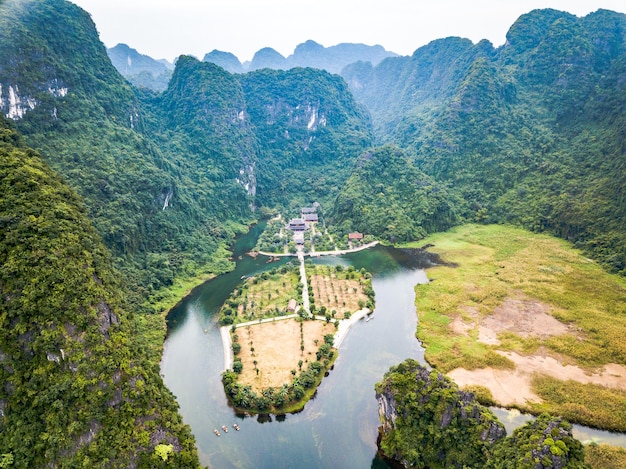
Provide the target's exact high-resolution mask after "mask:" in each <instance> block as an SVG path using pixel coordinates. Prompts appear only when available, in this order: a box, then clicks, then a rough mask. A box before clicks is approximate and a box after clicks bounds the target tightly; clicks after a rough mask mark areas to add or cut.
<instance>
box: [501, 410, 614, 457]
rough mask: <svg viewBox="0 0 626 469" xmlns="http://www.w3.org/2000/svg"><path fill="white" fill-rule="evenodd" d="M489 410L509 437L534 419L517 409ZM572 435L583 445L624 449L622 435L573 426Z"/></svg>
mask: <svg viewBox="0 0 626 469" xmlns="http://www.w3.org/2000/svg"><path fill="white" fill-rule="evenodd" d="M490 409H491V410H492V411H493V413H494V414H496V416H497V417H498V419H500V421H501V422H502V423H503V424H504V428H506V433H507V435H510V434H511V433H513V430H515V429H516V428H518V427H521V426H522V425H524V424H525V423H526V422H528V421H530V420H533V419H534V418H535V417H533V416H532V415H530V414H523V413H521V412H520V411H519V410H517V409H510V410H509V409H501V408H499V407H490ZM572 435H573V436H574V438H576V439H577V440H580V441H581V442H582V443H583V444H588V443H592V442H595V443H604V444H607V445H612V446H622V447H624V448H626V436H625V435H624V434H623V433H613V432H608V431H606V430H596V429H595V428H589V427H585V426H583V425H573V426H572Z"/></svg>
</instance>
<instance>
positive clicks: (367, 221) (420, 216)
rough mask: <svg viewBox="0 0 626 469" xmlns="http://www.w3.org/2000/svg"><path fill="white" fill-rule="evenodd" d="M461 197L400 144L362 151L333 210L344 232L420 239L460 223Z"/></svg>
mask: <svg viewBox="0 0 626 469" xmlns="http://www.w3.org/2000/svg"><path fill="white" fill-rule="evenodd" d="M459 205H460V203H459V200H457V199H455V197H454V196H453V194H451V193H449V192H448V191H446V189H445V188H444V187H443V186H442V185H441V184H438V183H436V182H435V181H434V180H433V178H431V177H429V176H426V175H425V174H424V173H422V172H421V171H420V170H419V169H417V167H416V166H415V165H414V164H413V162H412V161H411V160H409V159H408V158H407V157H406V155H405V154H404V153H403V152H402V150H400V149H398V148H397V147H390V146H386V147H380V148H376V149H374V150H372V151H368V152H366V153H364V154H362V155H361V156H360V157H359V159H358V160H357V162H356V164H355V168H354V170H353V172H352V175H351V176H350V178H349V179H348V181H347V182H346V183H345V184H344V185H343V186H342V188H341V191H340V193H339V195H338V196H337V198H336V199H335V201H334V203H333V205H332V210H331V213H330V217H329V218H330V221H331V223H332V224H333V225H336V226H337V227H338V228H339V229H340V231H341V232H344V233H347V232H349V231H353V230H357V231H360V232H363V233H376V234H377V235H378V236H379V237H380V238H381V239H384V240H387V241H390V242H394V243H395V242H408V241H411V240H415V239H421V238H423V237H424V236H426V234H427V233H433V232H436V231H445V230H446V229H448V228H450V227H452V226H454V225H456V224H458V223H459V220H460V219H459V216H458V215H457V214H456V212H455V210H456V206H459Z"/></svg>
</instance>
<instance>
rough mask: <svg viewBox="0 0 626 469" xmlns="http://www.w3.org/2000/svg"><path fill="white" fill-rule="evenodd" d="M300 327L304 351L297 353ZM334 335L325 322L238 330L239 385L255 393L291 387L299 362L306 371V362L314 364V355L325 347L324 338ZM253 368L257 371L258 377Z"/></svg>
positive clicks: (279, 323) (290, 321) (278, 323)
mask: <svg viewBox="0 0 626 469" xmlns="http://www.w3.org/2000/svg"><path fill="white" fill-rule="evenodd" d="M300 324H302V337H303V340H304V351H301V350H300V344H301V335H300ZM334 333H335V326H334V325H333V324H326V322H325V321H303V322H302V323H300V322H298V321H296V320H295V319H287V320H280V321H278V320H277V321H272V322H267V323H263V324H255V325H250V326H244V327H240V328H237V335H238V337H239V343H240V344H241V352H240V353H239V355H238V357H239V358H241V361H242V363H243V371H242V372H241V374H240V375H239V381H240V382H241V383H242V384H244V385H250V386H251V387H252V389H253V390H255V391H261V390H262V389H264V388H268V387H274V388H276V387H280V386H282V385H283V384H288V383H290V382H291V381H292V379H293V375H292V374H291V370H296V371H297V372H299V368H298V361H299V360H302V362H303V365H302V369H303V370H304V369H306V367H307V364H308V362H312V361H315V360H316V357H315V353H316V352H317V350H318V349H319V346H320V345H321V344H323V343H324V335H325V334H334ZM316 340H317V341H318V342H317V344H316V343H315V341H316ZM252 349H254V350H252ZM255 360H256V362H257V363H256V365H255V363H254V361H255ZM255 368H258V370H259V372H258V373H257V372H256V369H255Z"/></svg>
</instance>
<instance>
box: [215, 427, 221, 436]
mask: <svg viewBox="0 0 626 469" xmlns="http://www.w3.org/2000/svg"><path fill="white" fill-rule="evenodd" d="M213 433H215V435H217V436H220V432H219V431H218V429H217V428H214V429H213Z"/></svg>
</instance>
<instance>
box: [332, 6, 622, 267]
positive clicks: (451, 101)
mask: <svg viewBox="0 0 626 469" xmlns="http://www.w3.org/2000/svg"><path fill="white" fill-rule="evenodd" d="M625 34H626V15H623V14H619V13H614V12H610V11H606V10H598V11H597V12H595V13H591V14H589V15H588V16H586V17H584V18H578V17H576V16H573V15H570V14H568V13H563V12H559V11H556V10H536V11H533V12H531V13H528V14H526V15H523V16H522V17H520V18H519V19H518V21H517V22H516V23H515V24H514V25H513V26H512V27H511V28H510V30H509V33H508V35H507V42H506V44H505V45H504V46H502V47H500V48H498V49H494V48H493V47H492V46H491V45H490V44H489V43H488V42H486V41H482V42H480V43H478V44H475V45H473V44H471V43H470V42H469V41H467V40H463V39H459V38H447V39H442V40H438V41H434V42H433V43H431V44H429V45H427V46H425V47H423V48H421V49H418V50H417V51H416V52H415V53H414V54H413V56H412V57H410V58H392V59H386V60H384V61H383V62H381V63H380V64H379V65H378V66H377V67H376V68H371V67H365V66H362V65H359V66H355V67H352V68H349V69H346V70H345V71H344V76H345V78H346V80H347V81H348V83H350V84H351V88H352V90H353V92H354V93H355V96H356V97H357V99H359V100H360V101H362V102H363V103H364V104H365V105H366V106H367V107H368V108H369V109H370V110H371V112H372V117H373V121H374V129H375V133H376V138H377V140H379V141H386V142H389V143H394V144H396V145H398V146H400V147H402V148H404V149H405V150H406V151H407V152H408V153H409V154H410V155H412V156H413V157H414V159H415V164H416V165H417V167H418V168H419V169H421V170H422V171H424V172H425V173H426V174H428V175H430V176H433V177H434V178H435V180H436V181H437V182H439V183H442V184H446V185H448V186H449V187H451V190H452V192H453V193H455V194H456V195H457V196H459V197H460V198H461V199H462V200H464V201H465V202H464V204H462V205H461V206H460V207H458V211H459V213H461V214H463V215H464V217H465V219H469V220H478V221H487V222H496V223H502V222H510V223H515V224H520V225H522V226H525V227H527V228H530V229H533V230H537V231H548V232H551V233H553V234H555V235H557V236H560V237H563V238H566V239H568V240H570V241H572V242H574V243H575V244H576V245H577V246H579V247H581V248H582V249H584V250H586V251H587V252H589V253H590V254H591V255H592V256H593V257H595V258H597V259H599V260H600V261H601V262H602V263H603V264H604V265H605V266H606V267H608V268H609V269H610V270H612V271H616V272H623V271H624V269H625V268H626V251H625V250H624V246H625V245H626V243H625V241H626V238H625V236H626V233H625V230H624V229H623V227H624V226H626V205H625V202H624V197H623V189H620V188H623V187H624V183H625V182H626V181H625V180H624V171H623V168H624V146H623V142H624V138H623V134H624V130H623V129H624V126H623V122H624V112H623V109H624V92H623V90H624V83H623V78H620V77H623V72H624V60H625V53H624V51H625V47H626V39H625V38H626V35H625ZM398 77H400V79H398ZM609 103H610V104H609Z"/></svg>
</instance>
